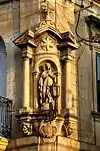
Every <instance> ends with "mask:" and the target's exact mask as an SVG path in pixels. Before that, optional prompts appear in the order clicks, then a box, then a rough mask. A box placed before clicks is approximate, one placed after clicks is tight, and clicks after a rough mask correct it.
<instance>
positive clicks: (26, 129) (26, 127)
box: [21, 121, 33, 135]
mask: <svg viewBox="0 0 100 151" xmlns="http://www.w3.org/2000/svg"><path fill="white" fill-rule="evenodd" d="M21 129H22V131H23V133H24V134H25V135H32V133H33V130H32V124H31V123H30V122H27V121H25V122H22V123H21Z"/></svg>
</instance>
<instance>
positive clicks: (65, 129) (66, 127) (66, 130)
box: [62, 123, 73, 137]
mask: <svg viewBox="0 0 100 151" xmlns="http://www.w3.org/2000/svg"><path fill="white" fill-rule="evenodd" d="M72 132H73V130H72V128H71V127H70V125H69V124H65V123H64V124H63V125H62V135H63V136H65V137H67V136H69V135H71V133H72Z"/></svg>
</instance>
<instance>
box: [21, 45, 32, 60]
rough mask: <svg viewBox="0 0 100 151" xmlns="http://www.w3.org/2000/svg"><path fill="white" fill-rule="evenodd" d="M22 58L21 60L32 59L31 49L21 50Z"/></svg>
mask: <svg viewBox="0 0 100 151" xmlns="http://www.w3.org/2000/svg"><path fill="white" fill-rule="evenodd" d="M22 57H23V58H29V59H30V58H32V57H33V49H32V48H31V47H27V48H23V49H22Z"/></svg>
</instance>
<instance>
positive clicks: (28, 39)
mask: <svg viewBox="0 0 100 151" xmlns="http://www.w3.org/2000/svg"><path fill="white" fill-rule="evenodd" d="M13 43H14V44H15V45H16V46H18V47H20V48H21V47H24V46H26V45H30V46H33V47H36V45H35V43H34V33H33V32H32V31H31V30H29V29H28V30H26V31H25V32H24V33H22V34H21V35H20V36H19V37H17V38H16V39H15V40H14V41H13Z"/></svg>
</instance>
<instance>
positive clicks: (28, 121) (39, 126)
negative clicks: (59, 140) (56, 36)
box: [16, 110, 77, 138]
mask: <svg viewBox="0 0 100 151" xmlns="http://www.w3.org/2000/svg"><path fill="white" fill-rule="evenodd" d="M16 117H17V119H18V121H19V124H20V128H21V130H22V131H23V133H24V135H26V136H29V135H34V136H40V137H42V138H53V137H54V136H59V135H60V136H64V137H68V136H71V135H72V134H73V132H74V131H75V129H76V128H75V127H76V125H77V117H76V116H75V115H73V114H70V113H69V112H68V111H67V112H66V114H64V115H57V116H56V117H55V115H54V112H53V111H46V110H45V111H41V110H40V111H39V112H37V113H35V112H22V113H20V114H17V115H16Z"/></svg>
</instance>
